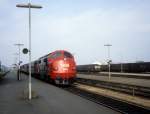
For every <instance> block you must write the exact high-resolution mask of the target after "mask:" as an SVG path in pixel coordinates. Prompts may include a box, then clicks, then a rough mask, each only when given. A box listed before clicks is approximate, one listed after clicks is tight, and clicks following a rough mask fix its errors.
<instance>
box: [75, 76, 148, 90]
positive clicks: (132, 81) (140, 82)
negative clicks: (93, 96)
mask: <svg viewBox="0 0 150 114" xmlns="http://www.w3.org/2000/svg"><path fill="white" fill-rule="evenodd" d="M126 75H127V74H126ZM77 77H79V78H85V79H91V80H100V81H105V82H113V83H121V84H128V85H134V86H141V87H148V88H150V80H149V79H142V78H135V77H133V78H131V77H130V78H128V77H116V76H111V78H110V80H109V76H108V74H107V75H104V76H103V75H94V74H78V75H77Z"/></svg>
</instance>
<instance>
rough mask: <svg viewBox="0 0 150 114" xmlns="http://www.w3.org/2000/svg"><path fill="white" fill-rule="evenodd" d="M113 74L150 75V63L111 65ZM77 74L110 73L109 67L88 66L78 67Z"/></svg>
mask: <svg viewBox="0 0 150 114" xmlns="http://www.w3.org/2000/svg"><path fill="white" fill-rule="evenodd" d="M110 71H111V72H125V73H150V62H136V63H118V64H115V63H111V64H110ZM77 72H108V65H98V64H87V65H77Z"/></svg>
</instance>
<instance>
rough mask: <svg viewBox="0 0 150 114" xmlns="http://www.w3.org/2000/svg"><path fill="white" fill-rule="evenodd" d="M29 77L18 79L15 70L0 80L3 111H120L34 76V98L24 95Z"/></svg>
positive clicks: (5, 113) (15, 113)
mask: <svg viewBox="0 0 150 114" xmlns="http://www.w3.org/2000/svg"><path fill="white" fill-rule="evenodd" d="M27 84H28V77H27V76H25V75H24V74H22V76H21V80H20V81H18V80H17V76H16V73H15V72H10V73H8V74H7V75H6V76H5V78H4V79H3V80H1V81H0V114H117V113H118V112H115V111H113V110H111V109H109V108H107V107H104V106H101V105H99V104H96V103H94V102H92V101H89V100H87V99H84V98H82V97H80V96H77V95H74V94H72V93H70V92H68V91H65V90H63V89H61V88H58V87H56V86H54V85H51V84H49V83H46V82H43V81H41V80H37V79H34V78H32V84H33V86H32V87H33V90H34V94H36V95H37V97H36V98H35V99H32V100H28V99H25V98H24V94H23V93H24V92H23V91H26V90H27V87H28V85H27Z"/></svg>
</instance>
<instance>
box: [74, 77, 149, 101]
mask: <svg viewBox="0 0 150 114" xmlns="http://www.w3.org/2000/svg"><path fill="white" fill-rule="evenodd" d="M76 81H77V82H78V83H82V84H88V85H91V86H95V87H101V88H106V89H110V90H113V91H119V92H123V93H127V94H130V95H133V96H142V97H145V98H150V88H149V87H143V86H136V85H129V84H122V83H118V82H117V83H116V82H110V81H109V82H107V81H101V80H93V79H92V80H91V79H86V78H79V77H78V78H77V79H76Z"/></svg>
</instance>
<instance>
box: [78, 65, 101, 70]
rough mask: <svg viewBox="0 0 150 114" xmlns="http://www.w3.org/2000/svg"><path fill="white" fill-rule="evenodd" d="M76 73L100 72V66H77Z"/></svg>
mask: <svg viewBox="0 0 150 114" xmlns="http://www.w3.org/2000/svg"><path fill="white" fill-rule="evenodd" d="M77 71H78V72H100V71H101V66H100V65H98V64H87V65H77Z"/></svg>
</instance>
